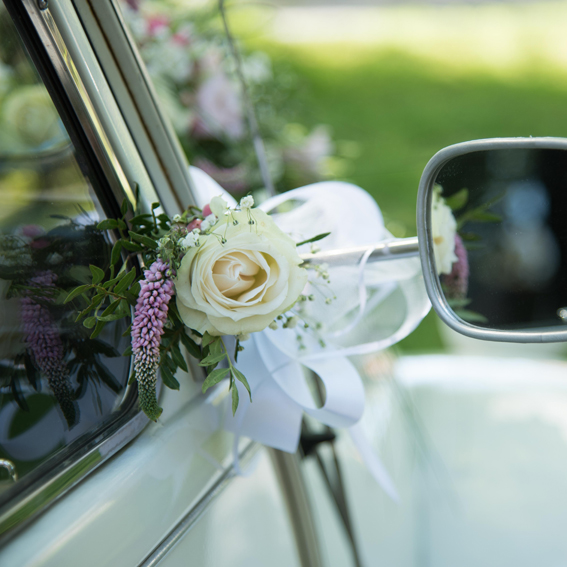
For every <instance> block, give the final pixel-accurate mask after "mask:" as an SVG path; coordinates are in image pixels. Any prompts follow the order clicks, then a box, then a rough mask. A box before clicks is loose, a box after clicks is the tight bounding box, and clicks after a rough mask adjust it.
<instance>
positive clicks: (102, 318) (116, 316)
mask: <svg viewBox="0 0 567 567" xmlns="http://www.w3.org/2000/svg"><path fill="white" fill-rule="evenodd" d="M118 301H119V300H118ZM124 317H126V315H125V314H124V313H113V314H112V315H99V316H98V320H99V322H100V321H103V322H104V323H109V322H110V321H118V319H123V318H124ZM91 338H92V337H91Z"/></svg>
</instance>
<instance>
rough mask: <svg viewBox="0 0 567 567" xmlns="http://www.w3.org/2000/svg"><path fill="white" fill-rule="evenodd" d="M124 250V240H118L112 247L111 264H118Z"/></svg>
mask: <svg viewBox="0 0 567 567" xmlns="http://www.w3.org/2000/svg"><path fill="white" fill-rule="evenodd" d="M121 251H122V240H117V241H116V243H115V244H114V246H113V247H112V252H111V253H110V264H111V265H112V266H114V265H116V264H117V263H118V261H119V260H120V252H121Z"/></svg>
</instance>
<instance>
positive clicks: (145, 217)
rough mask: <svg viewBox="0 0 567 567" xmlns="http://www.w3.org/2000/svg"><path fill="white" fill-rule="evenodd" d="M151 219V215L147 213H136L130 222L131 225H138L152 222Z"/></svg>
mask: <svg viewBox="0 0 567 567" xmlns="http://www.w3.org/2000/svg"><path fill="white" fill-rule="evenodd" d="M151 219H152V215H150V214H148V213H144V214H142V215H136V216H135V217H134V218H133V219H132V220H131V221H130V224H131V225H132V226H138V225H141V224H150V223H151V224H153V221H152V220H151Z"/></svg>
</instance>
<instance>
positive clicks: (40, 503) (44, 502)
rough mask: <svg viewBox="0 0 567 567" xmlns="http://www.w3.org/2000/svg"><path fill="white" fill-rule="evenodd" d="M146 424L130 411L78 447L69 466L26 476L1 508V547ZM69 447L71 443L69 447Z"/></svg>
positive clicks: (59, 466) (137, 413)
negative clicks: (30, 477)
mask: <svg viewBox="0 0 567 567" xmlns="http://www.w3.org/2000/svg"><path fill="white" fill-rule="evenodd" d="M124 422H126V423H124ZM147 424H148V418H147V417H146V416H145V415H144V414H143V413H141V412H139V411H138V410H137V408H132V409H131V410H130V411H129V412H128V413H126V414H124V415H122V416H120V418H119V419H117V420H116V421H115V422H114V423H113V424H111V425H110V426H109V427H106V428H105V429H103V430H102V431H101V432H99V433H98V434H97V436H96V437H95V438H94V439H92V440H91V441H90V442H89V443H87V444H86V445H84V446H82V447H80V448H77V449H76V451H75V452H74V454H73V457H74V458H75V460H74V462H73V463H72V464H69V463H68V462H66V461H64V462H62V463H60V464H59V465H58V466H57V467H56V468H55V469H52V470H50V471H49V472H47V473H45V474H42V475H37V474H34V473H36V471H37V472H39V473H41V469H42V467H41V466H40V467H38V468H37V469H36V470H35V471H34V473H30V475H33V477H34V478H33V479H32V481H31V482H29V480H28V477H27V476H26V477H24V478H23V479H21V480H20V481H18V484H17V485H16V486H17V487H18V488H21V486H22V484H23V485H24V489H23V490H20V492H19V493H18V494H16V495H15V496H14V497H13V498H11V499H10V500H9V501H8V502H7V503H6V504H5V505H4V506H3V507H2V508H0V543H2V544H3V543H5V542H6V540H7V539H9V538H10V537H13V536H14V535H15V534H16V533H17V531H18V530H19V529H21V528H22V527H24V526H25V525H26V524H27V523H28V522H29V521H31V520H32V519H33V518H34V517H35V516H37V514H39V513H40V512H41V511H43V509H44V508H46V507H47V506H49V505H51V504H53V502H55V501H56V500H57V499H58V498H60V497H61V496H62V495H63V494H65V493H66V492H67V491H69V490H70V489H71V488H73V486H75V485H76V484H77V483H78V482H79V481H80V480H81V479H82V478H83V477H84V476H85V475H87V474H88V473H91V472H92V471H93V470H95V469H96V468H97V467H98V466H100V465H101V464H102V463H104V461H106V460H107V459H109V458H110V457H112V455H114V454H115V453H116V452H117V451H119V450H120V449H121V448H122V447H124V445H126V443H128V442H129V441H131V440H132V439H134V437H136V435H138V433H140V432H141V431H142V429H144V427H145V426H146V425H147ZM78 441H80V439H79V440H78ZM72 446H73V444H71V445H70V446H69V447H72ZM46 464H48V463H46ZM37 476H41V484H40V483H38V482H37ZM36 485H38V486H36Z"/></svg>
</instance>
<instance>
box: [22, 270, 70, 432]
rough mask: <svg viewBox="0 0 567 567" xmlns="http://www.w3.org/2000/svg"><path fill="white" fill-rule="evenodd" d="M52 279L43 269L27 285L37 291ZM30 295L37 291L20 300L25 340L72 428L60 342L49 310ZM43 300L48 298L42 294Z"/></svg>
mask: <svg viewBox="0 0 567 567" xmlns="http://www.w3.org/2000/svg"><path fill="white" fill-rule="evenodd" d="M56 282H57V276H56V275H55V274H54V273H53V272H51V271H45V272H41V273H39V274H38V275H37V276H34V277H33V278H31V280H30V287H33V288H37V289H38V291H40V292H41V290H48V289H54V288H55V283H56ZM34 296H35V297H37V294H35V293H33V292H31V291H29V292H28V293H27V294H26V296H24V297H22V299H21V300H20V303H21V306H22V322H23V327H24V334H25V337H26V338H25V341H26V343H27V345H28V348H29V350H30V351H31V355H32V357H33V360H34V362H35V364H36V365H37V367H38V368H39V370H40V371H41V372H42V373H43V374H44V375H45V377H46V378H47V383H48V384H49V388H50V389H51V391H52V392H53V395H54V396H55V398H56V400H57V402H58V404H59V406H60V407H61V411H62V412H63V415H64V417H65V420H66V421H67V424H68V425H69V427H72V426H73V425H75V423H76V420H77V417H78V411H77V409H76V407H75V404H74V401H73V393H72V388H71V384H70V383H69V371H68V369H67V365H66V364H65V361H64V360H63V357H64V354H65V353H64V349H63V343H62V342H61V337H60V336H59V330H58V328H57V325H56V324H55V322H54V321H53V318H52V317H51V313H50V312H49V309H48V308H47V307H45V306H44V305H41V304H40V303H38V302H37V300H36V299H35V298H34ZM44 301H51V299H50V297H49V296H48V295H46V296H45V298H44Z"/></svg>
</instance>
